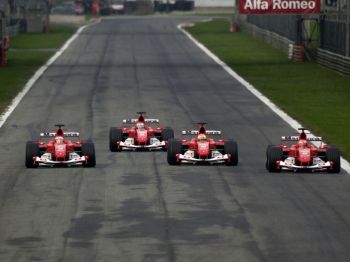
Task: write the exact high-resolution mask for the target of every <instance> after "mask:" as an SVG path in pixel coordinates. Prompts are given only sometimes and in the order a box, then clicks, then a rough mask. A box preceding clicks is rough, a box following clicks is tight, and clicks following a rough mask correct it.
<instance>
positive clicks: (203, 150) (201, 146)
mask: <svg viewBox="0 0 350 262" xmlns="http://www.w3.org/2000/svg"><path fill="white" fill-rule="evenodd" d="M208 155H209V142H198V156H199V157H207V156H208Z"/></svg>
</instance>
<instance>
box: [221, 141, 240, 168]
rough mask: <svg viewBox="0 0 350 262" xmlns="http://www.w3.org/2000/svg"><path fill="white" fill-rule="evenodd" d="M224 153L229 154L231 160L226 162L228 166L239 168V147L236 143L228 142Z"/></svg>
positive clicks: (225, 144)
mask: <svg viewBox="0 0 350 262" xmlns="http://www.w3.org/2000/svg"><path fill="white" fill-rule="evenodd" d="M224 153H225V154H229V155H230V156H231V158H230V159H229V160H227V161H226V165H228V166H237V164H238V146H237V143H236V141H234V140H228V141H225V143H224Z"/></svg>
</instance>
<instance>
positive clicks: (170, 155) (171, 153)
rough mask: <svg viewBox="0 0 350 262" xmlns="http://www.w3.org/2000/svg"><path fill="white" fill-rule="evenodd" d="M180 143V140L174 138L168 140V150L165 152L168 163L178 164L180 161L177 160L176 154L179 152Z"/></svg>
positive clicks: (180, 148)
mask: <svg viewBox="0 0 350 262" xmlns="http://www.w3.org/2000/svg"><path fill="white" fill-rule="evenodd" d="M181 150H182V144H181V142H180V141H178V140H175V139H173V138H171V139H169V141H168V152H167V160H168V164H169V165H172V166H174V165H180V164H181V162H180V161H178V160H177V157H176V155H177V154H181Z"/></svg>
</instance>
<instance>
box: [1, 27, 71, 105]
mask: <svg viewBox="0 0 350 262" xmlns="http://www.w3.org/2000/svg"><path fill="white" fill-rule="evenodd" d="M74 32H75V29H74V28H70V27H66V26H54V27H52V28H51V29H50V32H49V33H48V34H44V33H27V34H21V35H19V36H17V37H14V38H12V39H11V48H10V50H9V52H8V65H7V66H5V67H0V83H1V87H0V112H3V111H4V110H5V109H6V108H7V107H8V106H9V104H10V102H11V100H12V99H13V98H14V97H15V96H16V95H17V94H18V92H20V91H21V90H22V88H23V87H24V85H25V83H26V82H27V81H28V80H29V79H30V78H31V76H32V75H33V74H34V73H35V72H36V70H38V69H39V68H40V67H41V66H42V65H44V64H45V63H46V61H47V60H48V59H49V58H50V57H51V56H52V55H53V54H54V52H53V51H43V50H40V49H44V50H45V49H50V48H55V49H58V48H60V47H61V46H62V45H63V44H64V43H65V42H66V40H68V38H69V37H70V36H71V35H72V34H73V33H74ZM11 49H16V51H13V50H12V51H11ZM35 49H38V50H35Z"/></svg>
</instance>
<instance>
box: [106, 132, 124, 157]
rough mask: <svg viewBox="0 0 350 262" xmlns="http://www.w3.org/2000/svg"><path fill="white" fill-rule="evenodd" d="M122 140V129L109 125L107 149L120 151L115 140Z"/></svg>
mask: <svg viewBox="0 0 350 262" xmlns="http://www.w3.org/2000/svg"><path fill="white" fill-rule="evenodd" d="M122 140H123V133H122V131H121V130H120V129H118V128H116V127H111V128H110V129H109V149H110V150H111V151H112V152H118V151H120V148H119V147H118V145H117V142H118V141H122Z"/></svg>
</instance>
